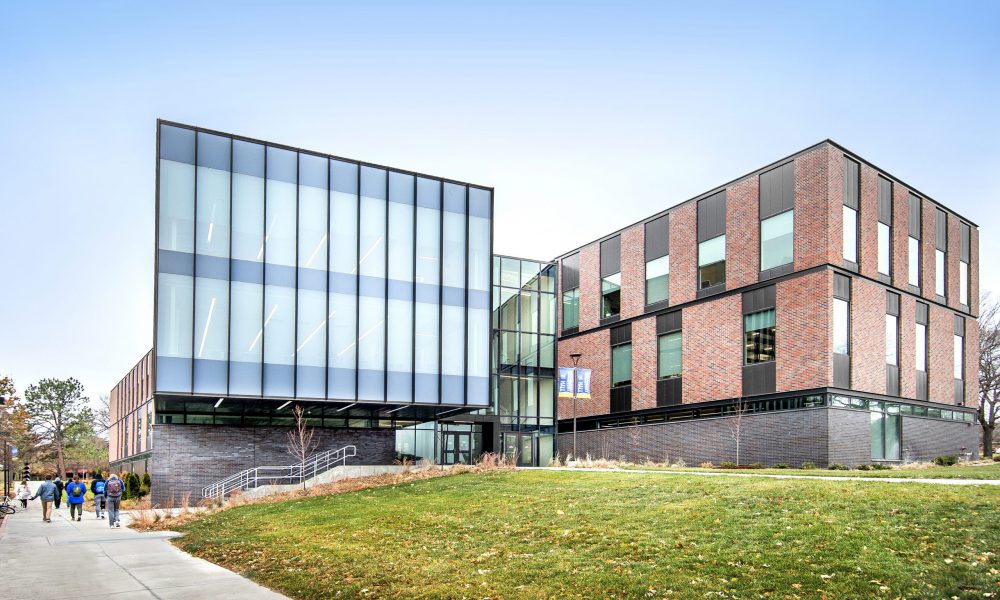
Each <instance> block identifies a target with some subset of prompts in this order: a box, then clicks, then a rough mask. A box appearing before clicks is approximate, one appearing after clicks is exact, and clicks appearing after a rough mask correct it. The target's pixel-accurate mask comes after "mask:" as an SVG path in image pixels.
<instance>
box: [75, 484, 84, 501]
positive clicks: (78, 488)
mask: <svg viewBox="0 0 1000 600" xmlns="http://www.w3.org/2000/svg"><path fill="white" fill-rule="evenodd" d="M82 495H83V486H82V485H80V484H79V483H78V484H76V485H74V486H73V496H74V497H76V498H79V497H80V496H82Z"/></svg>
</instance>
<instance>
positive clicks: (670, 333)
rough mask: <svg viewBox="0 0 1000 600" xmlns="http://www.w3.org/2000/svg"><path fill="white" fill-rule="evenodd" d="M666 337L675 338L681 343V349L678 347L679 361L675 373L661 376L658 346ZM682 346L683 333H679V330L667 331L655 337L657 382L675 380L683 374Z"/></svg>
mask: <svg viewBox="0 0 1000 600" xmlns="http://www.w3.org/2000/svg"><path fill="white" fill-rule="evenodd" d="M668 337H669V338H673V337H676V338H677V339H679V340H680V342H681V347H680V361H679V362H678V369H677V373H671V374H667V375H663V374H662V371H663V363H662V360H661V359H662V351H661V349H660V344H661V343H663V342H664V341H665V340H666V339H667V338H668ZM683 344H684V332H683V331H681V330H679V329H678V330H677V331H668V332H666V333H661V334H659V335H657V336H656V380H657V381H665V380H668V379H677V378H679V377H681V375H682V374H683V372H684V345H683Z"/></svg>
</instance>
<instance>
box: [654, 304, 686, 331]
mask: <svg viewBox="0 0 1000 600" xmlns="http://www.w3.org/2000/svg"><path fill="white" fill-rule="evenodd" d="M680 329H681V311H679V310H675V311H674V312H669V313H667V314H665V315H657V317H656V333H658V334H660V333H669V332H671V331H680Z"/></svg>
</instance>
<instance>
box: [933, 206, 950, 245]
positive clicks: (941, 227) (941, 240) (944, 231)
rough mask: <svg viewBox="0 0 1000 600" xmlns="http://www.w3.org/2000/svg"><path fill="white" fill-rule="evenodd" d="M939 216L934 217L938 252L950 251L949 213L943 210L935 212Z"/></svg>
mask: <svg viewBox="0 0 1000 600" xmlns="http://www.w3.org/2000/svg"><path fill="white" fill-rule="evenodd" d="M935 212H936V213H937V214H936V215H935V217H934V233H935V236H934V237H935V240H934V241H935V246H936V247H937V249H938V250H944V251H946V252H947V250H948V213H946V212H944V211H943V210H941V209H938V210H937V211H935Z"/></svg>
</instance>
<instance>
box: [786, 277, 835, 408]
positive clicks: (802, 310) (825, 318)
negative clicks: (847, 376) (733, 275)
mask: <svg viewBox="0 0 1000 600" xmlns="http://www.w3.org/2000/svg"><path fill="white" fill-rule="evenodd" d="M832 285H833V280H832V275H831V272H830V271H820V272H818V273H812V274H810V275H805V276H803V277H797V278H795V279H788V280H785V281H782V282H779V283H778V284H777V293H776V310H775V313H776V315H775V316H776V319H777V322H776V329H775V337H776V340H775V343H776V346H777V348H776V349H777V355H776V357H775V363H776V364H775V374H776V381H775V383H776V391H779V392H785V391H791V390H801V389H807V388H813V387H825V386H828V385H831V384H832V382H833V361H832V356H831V352H832V350H831V349H832V347H833V344H832V339H831V324H832V319H833V317H832V313H831V309H830V304H831V302H830V298H831V293H832Z"/></svg>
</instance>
